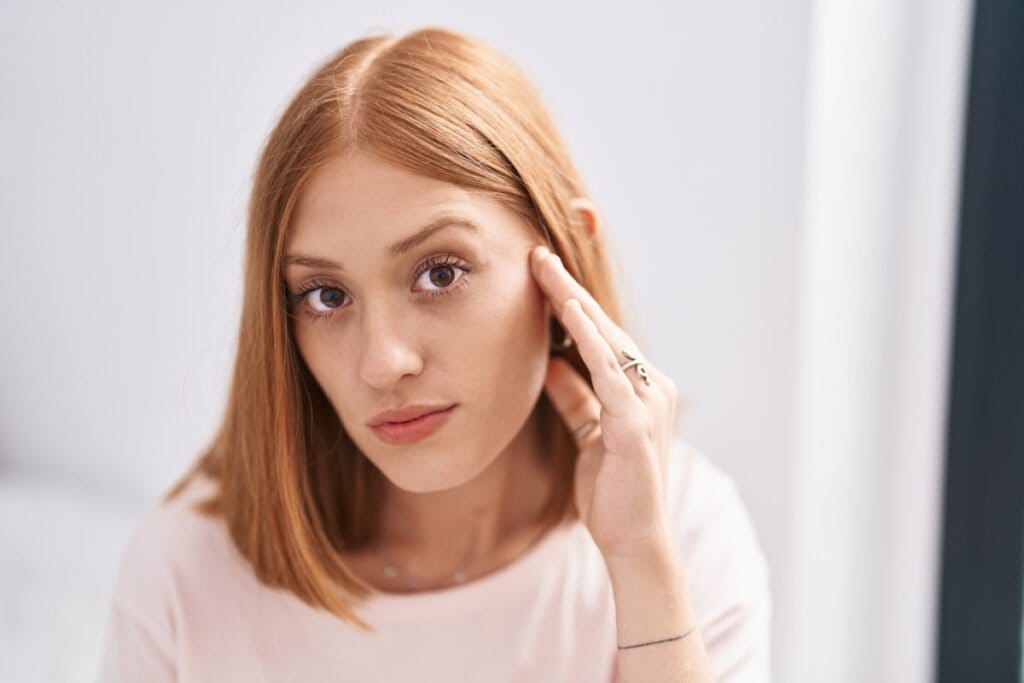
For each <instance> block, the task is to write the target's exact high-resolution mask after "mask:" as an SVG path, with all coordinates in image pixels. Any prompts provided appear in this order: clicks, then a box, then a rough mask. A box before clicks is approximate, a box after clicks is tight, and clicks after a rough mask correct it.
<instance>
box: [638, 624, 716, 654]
mask: <svg viewBox="0 0 1024 683" xmlns="http://www.w3.org/2000/svg"><path fill="white" fill-rule="evenodd" d="M696 628H697V626H696V625H694V626H691V627H690V630H689V631H687V632H686V633H684V634H683V635H681V636H675V637H674V638H665V639H663V640H652V641H651V642H649V643H637V644H636V645H619V649H620V650H628V649H629V648H631V647H643V646H644V645H657V644H658V643H668V642H671V641H673V640H682V639H683V638H685V637H686V636H688V635H690V634H691V633H693V631H694V629H696Z"/></svg>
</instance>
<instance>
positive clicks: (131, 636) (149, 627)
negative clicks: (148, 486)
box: [96, 510, 178, 683]
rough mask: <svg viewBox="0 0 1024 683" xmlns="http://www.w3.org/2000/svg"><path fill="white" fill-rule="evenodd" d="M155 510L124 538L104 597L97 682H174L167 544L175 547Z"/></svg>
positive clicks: (174, 628)
mask: <svg viewBox="0 0 1024 683" xmlns="http://www.w3.org/2000/svg"><path fill="white" fill-rule="evenodd" d="M162 521H163V517H162V515H161V513H160V511H159V510H157V511H154V512H151V513H150V514H149V515H146V516H145V517H144V518H143V519H142V520H141V521H140V523H139V525H138V526H137V527H136V529H135V531H134V532H133V533H132V535H131V537H130V538H129V539H128V542H127V543H126V544H125V547H124V550H123V552H122V555H121V561H120V563H119V565H118V574H117V578H116V580H115V582H114V590H113V594H112V596H111V600H110V603H109V610H108V615H107V624H106V632H105V634H104V640H103V647H102V650H101V654H100V663H99V671H98V676H97V679H96V681H97V683H136V682H137V681H146V682H147V683H149V682H152V683H174V682H175V681H177V680H178V675H177V665H176V659H175V655H176V631H177V628H178V627H177V621H178V620H177V618H176V617H175V613H176V610H175V608H174V605H175V604H176V603H177V600H176V597H175V588H174V586H175V581H174V577H173V569H172V562H170V561H169V559H168V558H167V556H166V550H167V548H171V547H174V545H173V538H171V537H169V536H168V534H169V533H170V532H168V530H167V525H165V524H163V523H162Z"/></svg>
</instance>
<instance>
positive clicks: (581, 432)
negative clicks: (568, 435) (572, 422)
mask: <svg viewBox="0 0 1024 683" xmlns="http://www.w3.org/2000/svg"><path fill="white" fill-rule="evenodd" d="M599 424H600V423H599V422H598V421H597V420H595V419H593V418H591V419H589V420H587V421H586V422H584V423H583V426H581V427H579V428H577V429H576V431H575V432H573V435H574V436H575V437H576V438H577V439H578V440H580V441H582V440H583V437H585V436H586V435H587V434H589V433H590V432H592V431H594V429H596V428H597V425H599Z"/></svg>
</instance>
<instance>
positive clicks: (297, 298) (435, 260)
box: [288, 254, 470, 320]
mask: <svg viewBox="0 0 1024 683" xmlns="http://www.w3.org/2000/svg"><path fill="white" fill-rule="evenodd" d="M440 266H450V267H453V268H458V269H459V270H461V271H463V275H462V277H460V278H459V279H458V281H457V282H456V283H455V284H454V285H450V286H449V287H447V288H446V289H434V290H429V291H427V292H426V294H428V295H430V296H448V295H450V294H454V293H455V292H456V291H457V290H459V289H461V288H462V286H463V285H465V284H468V283H469V272H470V266H469V264H468V263H466V262H465V261H463V260H462V259H460V258H459V257H458V256H455V255H454V254H438V255H436V256H431V257H430V258H429V259H427V260H426V261H424V262H423V263H421V264H420V265H419V267H418V268H417V269H416V274H415V275H414V276H413V278H412V282H411V283H410V284H413V283H415V282H416V280H418V279H419V278H420V276H421V275H423V273H425V272H427V271H429V270H431V269H433V268H437V267H440ZM324 288H330V289H337V290H338V291H339V292H342V293H343V294H344V295H345V296H348V292H346V291H345V290H344V289H342V288H341V287H336V286H335V285H333V284H331V283H330V282H324V281H322V280H312V281H311V282H309V283H307V284H305V285H303V286H302V288H301V289H299V291H298V292H296V293H295V294H292V295H290V296H288V307H289V308H292V307H294V306H296V305H299V304H301V303H302V301H303V300H304V299H305V298H306V295H307V294H309V293H310V292H315V291H316V290H318V289H324ZM342 308H343V307H338V308H335V309H334V310H333V311H331V312H330V313H317V312H315V311H311V310H309V309H308V308H307V307H305V306H303V307H302V313H303V315H305V316H306V317H307V318H309V319H310V320H320V319H322V318H332V317H334V314H335V313H336V312H337V311H340V310H341V309H342Z"/></svg>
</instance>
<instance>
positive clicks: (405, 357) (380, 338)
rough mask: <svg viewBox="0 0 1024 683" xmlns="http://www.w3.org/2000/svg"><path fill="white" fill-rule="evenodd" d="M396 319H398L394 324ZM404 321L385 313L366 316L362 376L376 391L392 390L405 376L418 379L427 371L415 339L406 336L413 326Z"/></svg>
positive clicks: (361, 358) (360, 361) (360, 366)
mask: <svg viewBox="0 0 1024 683" xmlns="http://www.w3.org/2000/svg"><path fill="white" fill-rule="evenodd" d="M393 318H397V319H396V320H394V322H392V319H393ZM400 319H401V316H392V317H389V316H387V315H384V314H381V313H378V314H376V315H366V316H364V324H363V335H362V336H363V345H362V354H361V356H360V359H359V376H360V377H361V378H362V380H363V381H364V382H366V383H367V384H369V385H370V386H372V387H374V388H377V389H381V390H386V389H389V388H391V387H393V386H394V385H395V383H397V382H398V381H399V380H400V379H401V378H402V377H404V376H405V375H418V374H419V373H420V371H421V370H422V369H423V359H422V357H421V355H420V353H419V352H418V351H417V350H416V348H415V338H414V336H413V335H410V334H407V333H406V332H405V329H406V328H407V327H408V326H409V323H408V321H407V322H406V323H405V324H403V323H402V322H401V320H400Z"/></svg>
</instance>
